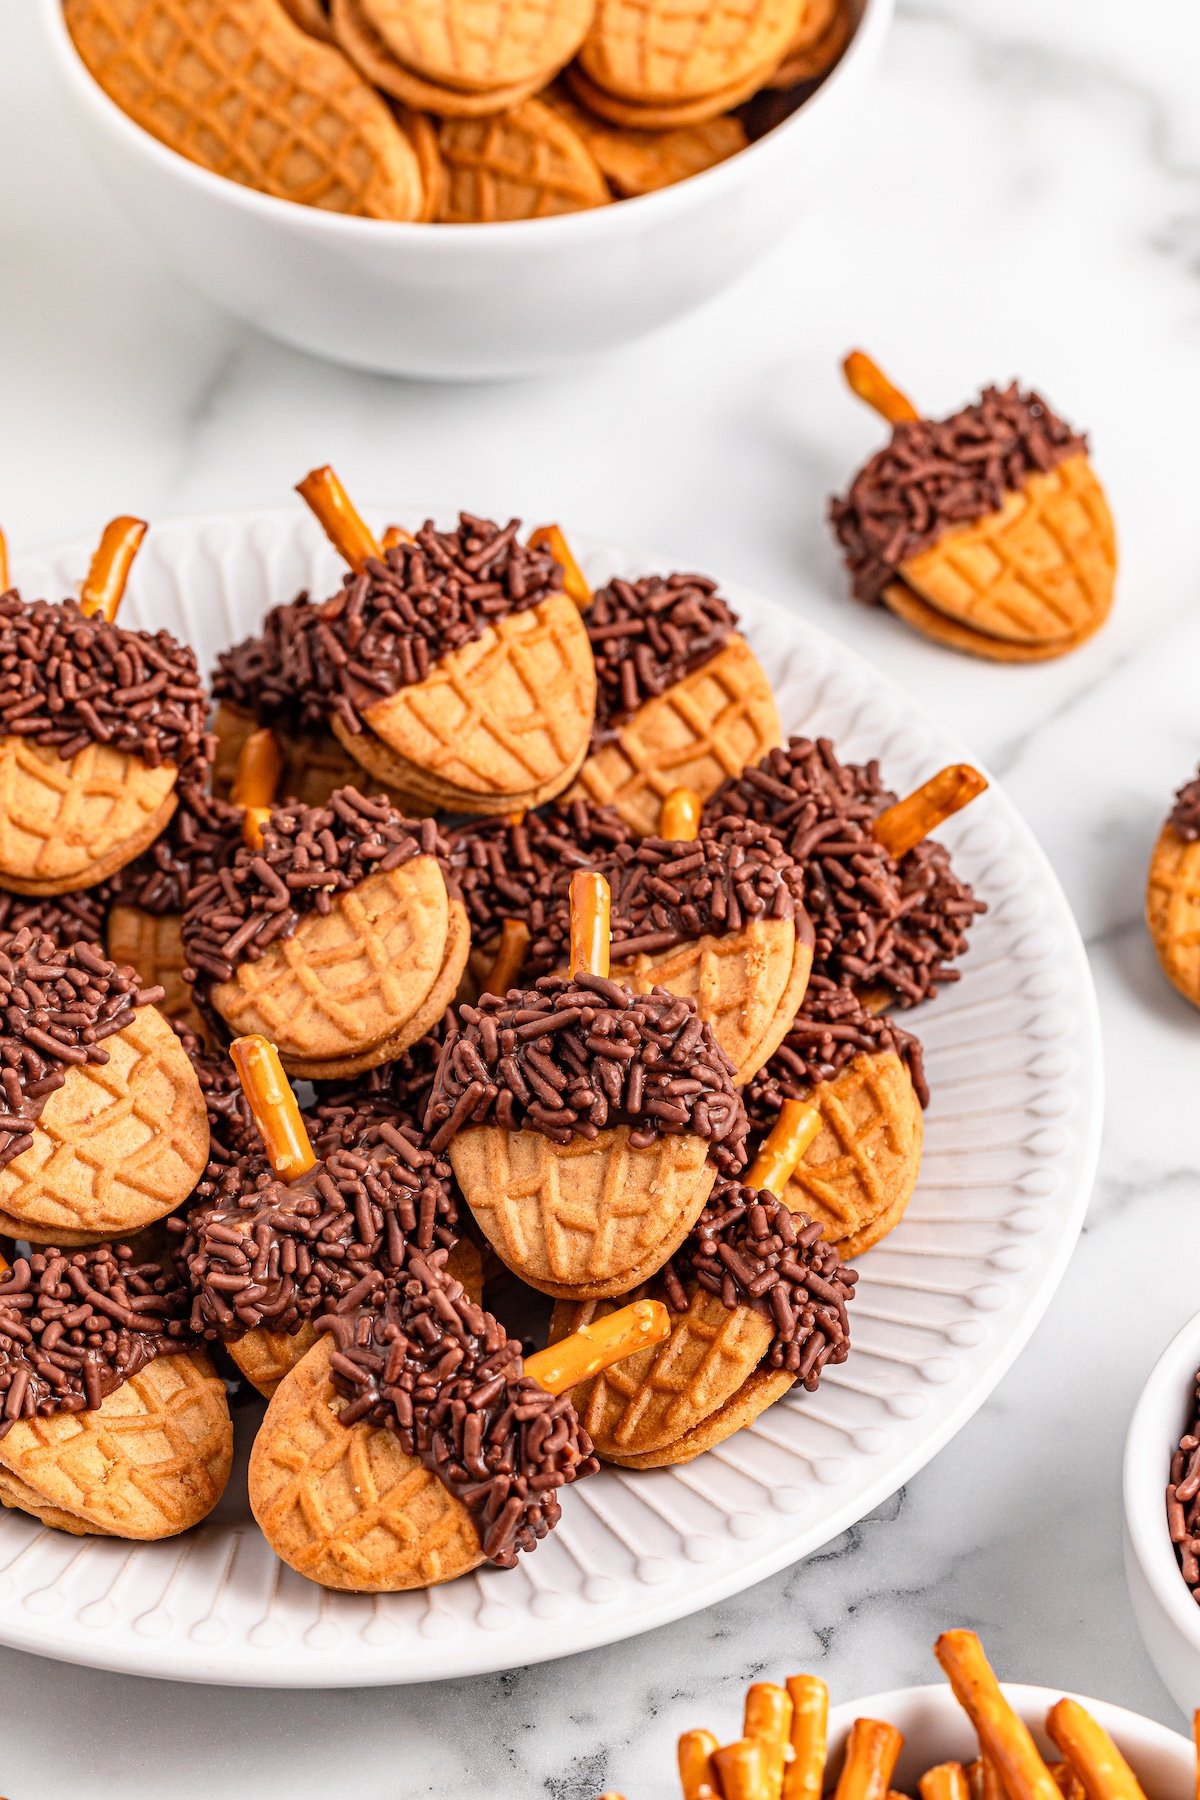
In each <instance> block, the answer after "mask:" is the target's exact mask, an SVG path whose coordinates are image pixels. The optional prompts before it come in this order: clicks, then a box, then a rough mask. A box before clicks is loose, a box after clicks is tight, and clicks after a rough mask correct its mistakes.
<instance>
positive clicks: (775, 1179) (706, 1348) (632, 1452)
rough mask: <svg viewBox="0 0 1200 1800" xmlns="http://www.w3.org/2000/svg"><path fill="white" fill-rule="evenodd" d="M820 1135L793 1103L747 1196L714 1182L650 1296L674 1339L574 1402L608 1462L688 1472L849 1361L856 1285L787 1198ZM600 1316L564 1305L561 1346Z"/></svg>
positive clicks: (557, 1323)
mask: <svg viewBox="0 0 1200 1800" xmlns="http://www.w3.org/2000/svg"><path fill="white" fill-rule="evenodd" d="M818 1129H819V1125H818V1121H817V1119H816V1117H815V1116H814V1114H813V1113H812V1111H811V1109H810V1108H808V1107H805V1106H801V1105H799V1104H797V1103H795V1102H791V1103H788V1104H786V1105H785V1108H784V1110H783V1112H782V1113H781V1115H780V1117H779V1119H778V1121H777V1122H776V1125H775V1129H774V1130H773V1131H772V1133H771V1136H770V1138H769V1139H768V1140H767V1143H766V1144H765V1145H764V1147H763V1150H762V1152H761V1153H760V1156H759V1158H758V1160H757V1161H756V1162H755V1164H754V1166H753V1167H752V1168H751V1169H750V1170H749V1172H748V1174H747V1176H746V1180H745V1184H744V1185H743V1184H742V1183H739V1182H737V1181H728V1180H722V1181H720V1182H719V1183H718V1184H717V1186H716V1188H715V1189H714V1190H713V1194H712V1198H711V1199H710V1200H709V1202H708V1205H707V1206H706V1207H705V1209H704V1211H703V1213H702V1214H701V1216H700V1220H699V1222H698V1223H697V1225H696V1228H695V1230H694V1231H693V1232H692V1233H691V1234H690V1235H689V1237H688V1238H687V1240H686V1242H685V1243H684V1245H683V1247H682V1249H681V1250H680V1251H679V1252H678V1253H677V1254H676V1255H675V1256H674V1257H672V1259H671V1261H670V1262H669V1263H668V1264H667V1266H666V1268H665V1269H664V1270H663V1271H662V1273H661V1275H660V1276H659V1277H658V1278H657V1279H656V1280H655V1281H654V1282H653V1283H651V1285H650V1287H649V1288H648V1289H647V1290H646V1292H647V1293H648V1294H650V1295H653V1296H657V1297H659V1298H661V1299H663V1300H665V1302H666V1304H667V1306H668V1309H669V1311H670V1314H671V1335H670V1337H669V1338H668V1339H667V1341H666V1342H665V1343H663V1344H661V1345H659V1346H657V1347H655V1348H652V1349H647V1350H645V1351H643V1352H642V1354H641V1355H640V1356H637V1357H632V1358H630V1359H629V1360H628V1361H627V1362H625V1363H622V1364H621V1365H620V1366H619V1367H618V1368H615V1369H612V1370H610V1371H609V1372H608V1373H607V1374H602V1375H599V1376H597V1377H595V1378H594V1379H593V1380H592V1381H591V1382H589V1383H588V1385H587V1387H586V1388H582V1389H576V1390H575V1391H574V1393H573V1395H572V1398H573V1399H574V1401H575V1405H576V1407H577V1409H578V1411H579V1415H580V1418H581V1419H582V1420H583V1422H584V1425H585V1426H586V1428H587V1431H588V1433H589V1435H590V1436H591V1437H592V1440H593V1442H594V1445H595V1448H596V1453H597V1455H598V1456H600V1457H601V1458H602V1459H603V1460H604V1461H606V1462H615V1463H622V1464H625V1465H626V1466H627V1467H630V1468H638V1469H641V1468H647V1469H653V1468H662V1467H665V1466H668V1465H673V1464H677V1463H686V1462H691V1461H692V1459H693V1458H694V1457H696V1456H699V1455H700V1454H701V1452H702V1451H704V1450H709V1449H711V1448H712V1447H713V1446H714V1445H715V1444H719V1443H722V1442H723V1441H724V1440H725V1439H726V1438H727V1437H730V1436H732V1434H733V1433H734V1432H735V1431H738V1430H740V1429H741V1427H742V1426H743V1425H749V1424H751V1423H752V1422H753V1421H754V1420H755V1419H756V1418H757V1417H758V1415H759V1414H760V1413H761V1412H762V1411H763V1410H764V1409H765V1408H766V1407H768V1406H770V1405H771V1404H772V1403H773V1402H774V1401H775V1400H778V1399H779V1398H781V1396H782V1395H783V1394H785V1393H786V1392H787V1391H788V1389H789V1388H790V1387H792V1386H794V1384H795V1383H796V1382H797V1381H799V1382H801V1383H802V1384H803V1386H804V1387H805V1388H807V1389H808V1390H809V1391H810V1392H811V1390H812V1389H814V1388H815V1387H816V1386H817V1383H818V1381H819V1380H820V1377H821V1371H822V1370H823V1369H824V1367H825V1366H826V1364H827V1363H830V1362H833V1363H840V1362H844V1361H845V1359H846V1355H847V1352H848V1350H849V1347H850V1333H849V1322H848V1319H847V1316H846V1307H847V1304H848V1302H849V1300H850V1299H851V1297H852V1295H853V1292H854V1283H855V1281H856V1279H857V1278H856V1276H855V1274H854V1271H853V1270H851V1269H844V1268H843V1267H842V1265H841V1259H840V1257H839V1256H838V1253H837V1251H836V1250H835V1249H833V1248H831V1247H830V1246H829V1245H828V1244H825V1243H822V1242H821V1241H820V1239H821V1228H820V1226H819V1225H816V1224H813V1223H811V1222H810V1221H809V1220H808V1219H806V1218H805V1217H804V1215H803V1214H797V1215H795V1216H793V1214H792V1212H791V1210H790V1209H789V1207H788V1206H787V1205H786V1204H785V1203H784V1201H783V1200H782V1199H781V1198H780V1196H781V1195H782V1193H783V1191H784V1189H785V1187H786V1186H787V1183H788V1177H789V1174H790V1172H791V1169H792V1168H793V1167H794V1166H795V1164H796V1162H797V1161H798V1160H799V1158H800V1157H801V1156H802V1155H803V1154H804V1150H805V1147H806V1145H807V1144H808V1143H810V1142H811V1140H812V1138H813V1136H814V1135H815V1133H816V1132H817V1131H818ZM603 1308H604V1303H603V1302H590V1303H587V1304H586V1305H584V1306H578V1307H574V1306H570V1305H567V1304H565V1303H562V1302H560V1303H559V1305H558V1306H557V1307H556V1308H555V1315H554V1322H553V1324H552V1327H551V1334H552V1336H553V1335H554V1334H555V1332H556V1331H563V1330H567V1329H570V1328H578V1327H579V1326H580V1325H581V1324H582V1323H586V1322H588V1321H590V1320H591V1319H592V1318H595V1317H597V1316H602V1313H603Z"/></svg>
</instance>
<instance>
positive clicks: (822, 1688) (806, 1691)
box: [783, 1675, 829, 1800]
mask: <svg viewBox="0 0 1200 1800" xmlns="http://www.w3.org/2000/svg"><path fill="white" fill-rule="evenodd" d="M787 1691H788V1698H789V1699H790V1700H791V1703H792V1726H791V1746H792V1755H791V1760H790V1761H789V1763H788V1765H787V1767H786V1769H785V1770H784V1772H783V1800H821V1795H822V1793H823V1792H824V1789H825V1735H826V1729H827V1726H828V1722H829V1689H828V1688H827V1687H826V1685H825V1683H824V1682H823V1681H822V1680H821V1678H820V1676H819V1675H789V1676H788V1679H787Z"/></svg>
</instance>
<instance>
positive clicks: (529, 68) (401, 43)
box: [362, 0, 595, 93]
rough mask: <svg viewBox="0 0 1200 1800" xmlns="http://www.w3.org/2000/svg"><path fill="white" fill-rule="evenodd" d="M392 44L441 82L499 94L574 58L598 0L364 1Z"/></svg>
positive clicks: (544, 77)
mask: <svg viewBox="0 0 1200 1800" xmlns="http://www.w3.org/2000/svg"><path fill="white" fill-rule="evenodd" d="M362 5H363V10H364V11H365V13H366V14H367V17H368V18H369V19H370V20H371V23H372V24H373V25H374V27H375V29H376V30H377V31H378V33H379V35H380V37H381V38H382V39H383V41H384V43H385V44H386V45H387V47H388V50H389V51H390V52H391V54H392V55H393V56H394V57H395V58H396V60H397V62H399V63H402V64H403V65H404V67H405V68H408V69H412V70H413V71H414V73H415V74H417V75H419V76H421V77H422V79H423V80H425V81H429V82H432V83H433V84H434V85H435V86H438V87H446V88H456V89H459V90H462V91H465V92H467V93H494V92H495V90H496V89H497V88H506V87H512V86H514V85H516V84H517V83H520V82H526V81H529V82H539V83H540V84H542V85H544V84H545V83H546V82H547V81H549V80H550V78H551V77H552V76H553V75H555V74H556V73H557V72H558V70H559V69H561V68H562V66H563V64H564V63H567V62H570V60H571V58H572V57H573V56H574V54H575V52H576V51H577V50H578V48H579V46H580V44H582V42H583V40H584V37H585V35H586V33H587V29H588V26H589V25H590V24H591V22H592V14H593V11H594V9H595V0H420V3H419V4H416V5H414V4H413V0H362Z"/></svg>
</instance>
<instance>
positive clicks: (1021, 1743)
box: [933, 1631, 1058, 1800]
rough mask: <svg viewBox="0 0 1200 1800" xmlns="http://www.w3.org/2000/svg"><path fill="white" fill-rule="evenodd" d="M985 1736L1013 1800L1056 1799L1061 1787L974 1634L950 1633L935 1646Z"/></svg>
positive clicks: (961, 1699) (981, 1739) (983, 1742)
mask: <svg viewBox="0 0 1200 1800" xmlns="http://www.w3.org/2000/svg"><path fill="white" fill-rule="evenodd" d="M933 1653H934V1655H935V1656H936V1657H937V1659H938V1661H939V1662H940V1663H941V1665H942V1668H943V1669H944V1670H945V1672H946V1674H947V1676H948V1677H949V1680H950V1686H951V1687H952V1688H953V1689H954V1697H955V1699H956V1700H957V1701H958V1703H959V1705H960V1706H961V1707H962V1708H963V1710H964V1712H965V1713H966V1714H967V1717H968V1718H969V1719H970V1721H971V1723H972V1725H973V1726H974V1727H975V1730H976V1733H977V1735H978V1737H979V1744H980V1748H981V1749H982V1751H983V1753H984V1755H985V1756H986V1757H988V1758H989V1759H990V1760H991V1761H992V1762H993V1763H994V1764H995V1765H996V1768H997V1769H998V1770H999V1772H1000V1779H1001V1781H1002V1782H1003V1783H1004V1790H1005V1792H1006V1794H1007V1795H1008V1800H1054V1797H1055V1795H1056V1794H1057V1793H1058V1784H1057V1783H1056V1782H1055V1779H1054V1777H1053V1775H1051V1773H1050V1771H1049V1769H1048V1768H1047V1767H1046V1765H1045V1763H1044V1762H1043V1761H1042V1758H1041V1756H1040V1755H1039V1754H1038V1748H1037V1745H1036V1744H1035V1743H1034V1741H1033V1738H1032V1737H1031V1736H1030V1733H1029V1729H1028V1727H1027V1726H1026V1725H1025V1724H1024V1723H1023V1721H1022V1720H1021V1719H1019V1718H1018V1717H1017V1715H1016V1713H1015V1712H1014V1711H1013V1709H1012V1707H1011V1706H1010V1705H1009V1704H1008V1701H1007V1700H1006V1699H1005V1698H1004V1695H1003V1694H1002V1693H1001V1691H1000V1684H999V1682H998V1681H997V1680H996V1677H995V1675H994V1674H993V1673H992V1670H991V1668H990V1666H989V1664H988V1660H987V1658H986V1656H985V1655H984V1654H983V1649H982V1646H981V1645H980V1642H979V1639H978V1638H977V1637H976V1635H975V1633H974V1632H973V1631H944V1632H943V1633H942V1635H941V1637H940V1638H939V1639H938V1641H937V1643H936V1644H935V1645H934V1647H933Z"/></svg>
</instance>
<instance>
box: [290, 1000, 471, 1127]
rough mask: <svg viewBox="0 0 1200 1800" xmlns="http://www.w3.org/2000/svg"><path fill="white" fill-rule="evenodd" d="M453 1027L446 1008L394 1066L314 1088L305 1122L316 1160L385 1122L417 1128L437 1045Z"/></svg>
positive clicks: (437, 1054) (428, 1091)
mask: <svg viewBox="0 0 1200 1800" xmlns="http://www.w3.org/2000/svg"><path fill="white" fill-rule="evenodd" d="M453 1022H454V1014H453V1012H451V1011H450V1009H449V1008H447V1009H446V1011H445V1012H444V1013H443V1014H442V1016H441V1018H440V1019H439V1020H438V1022H437V1024H436V1025H435V1026H434V1028H433V1030H432V1031H428V1032H426V1034H425V1036H424V1037H422V1038H418V1039H417V1041H416V1043H415V1044H412V1045H410V1046H409V1048H408V1049H407V1050H406V1051H405V1052H404V1054H403V1056H399V1057H397V1058H396V1060H395V1062H389V1063H381V1064H380V1065H379V1066H378V1067H377V1068H374V1069H368V1070H367V1072H366V1074H365V1075H356V1076H354V1077H353V1078H352V1079H351V1080H350V1081H317V1082H314V1083H313V1088H314V1090H315V1093H316V1102H315V1104H314V1106H313V1107H312V1109H311V1110H310V1111H309V1112H308V1113H307V1114H306V1115H305V1116H306V1120H307V1122H308V1128H309V1133H310V1135H311V1137H312V1141H313V1148H314V1149H315V1150H316V1152H317V1155H318V1156H324V1155H326V1154H327V1153H328V1151H329V1150H330V1149H331V1148H332V1147H333V1146H335V1145H337V1144H343V1143H346V1142H347V1141H348V1140H350V1139H352V1138H355V1137H357V1136H358V1135H359V1134H360V1133H361V1131H362V1130H363V1129H364V1128H365V1127H367V1126H370V1125H378V1124H381V1123H383V1121H384V1120H387V1119H390V1120H392V1121H393V1122H394V1123H398V1124H403V1125H418V1124H419V1122H420V1121H421V1120H423V1119H424V1117H425V1113H426V1109H427V1108H428V1106H429V1096H430V1095H431V1094H432V1092H433V1082H434V1077H435V1076H436V1074H437V1066H438V1061H439V1059H440V1057H441V1054H442V1045H443V1044H444V1043H445V1041H446V1036H447V1033H448V1032H449V1030H450V1027H451V1025H452V1024H453Z"/></svg>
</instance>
